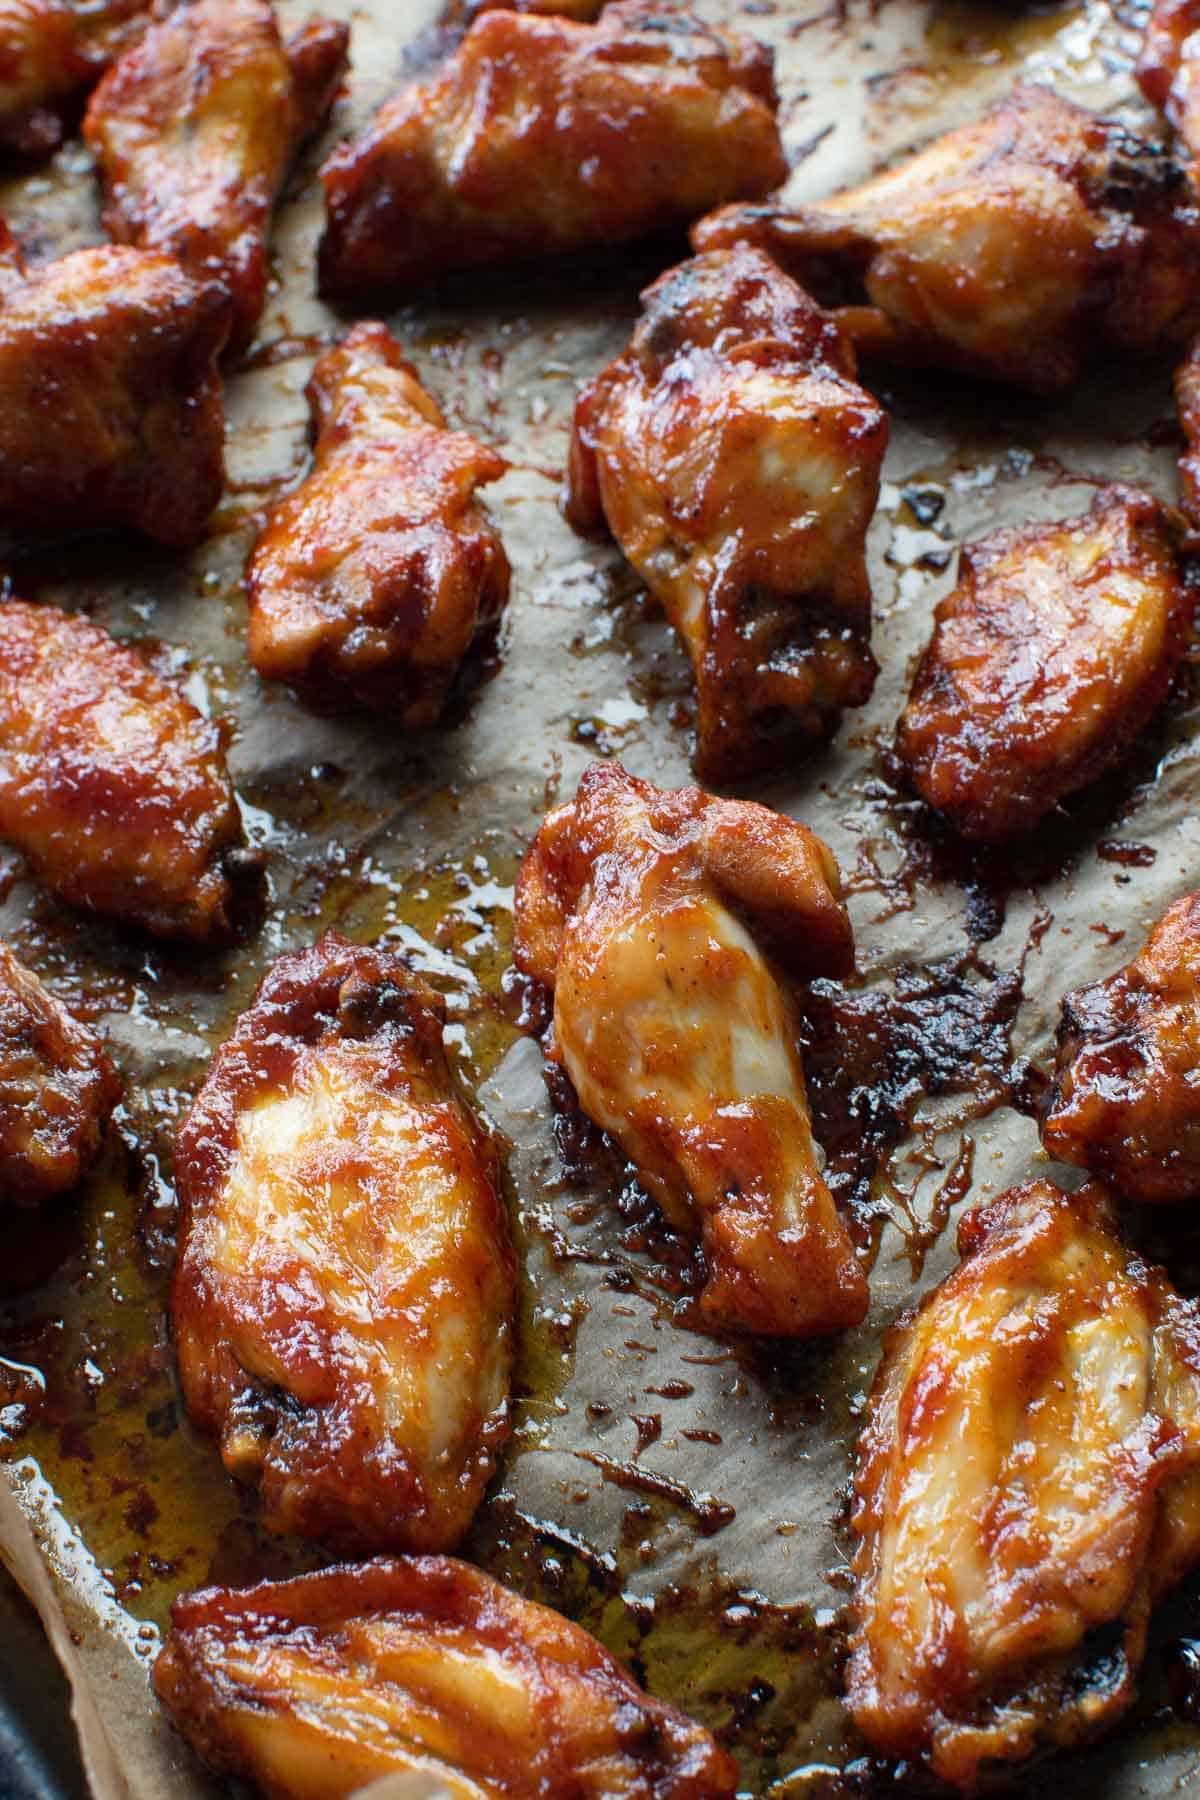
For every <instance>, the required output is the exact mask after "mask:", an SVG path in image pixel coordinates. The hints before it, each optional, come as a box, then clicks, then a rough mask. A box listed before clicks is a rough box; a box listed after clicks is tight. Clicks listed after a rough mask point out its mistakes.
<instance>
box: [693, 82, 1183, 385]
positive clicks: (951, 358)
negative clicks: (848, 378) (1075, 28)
mask: <svg viewBox="0 0 1200 1800" xmlns="http://www.w3.org/2000/svg"><path fill="white" fill-rule="evenodd" d="M692 241H693V243H694V245H695V247H696V248H697V249H698V250H711V249H718V248H723V247H726V246H728V245H729V244H732V243H737V242H741V241H745V242H749V243H754V244H758V245H760V246H761V247H762V248H763V249H765V250H767V251H769V252H770V253H771V255H773V256H774V257H776V258H777V259H778V261H780V262H781V263H782V264H783V266H784V267H785V268H787V269H789V270H791V271H793V272H794V273H795V274H797V275H798V276H799V278H800V279H801V280H802V281H806V282H809V283H810V285H812V286H813V287H814V289H815V291H816V292H817V293H818V295H823V294H824V291H825V290H824V288H823V286H822V282H823V281H827V280H828V279H829V277H830V275H831V274H834V273H836V274H837V275H839V276H840V277H841V278H842V280H843V282H844V281H845V279H846V278H849V279H850V280H852V281H853V282H855V283H857V284H860V285H861V289H862V290H863V291H864V293H865V297H866V299H867V300H869V301H870V302H871V304H870V305H869V306H850V307H848V308H847V309H846V311H845V313H844V315H843V319H844V323H845V325H846V328H847V329H848V330H849V332H850V333H851V335H852V336H853V337H854V338H855V340H856V341H857V343H858V346H859V348H860V349H861V350H862V351H863V352H864V353H866V352H874V353H876V354H879V355H882V356H887V357H893V358H897V359H899V360H902V361H907V362H913V361H916V362H932V363H937V364H941V365H944V366H946V367H948V368H951V369H959V370H962V371H964V372H965V373H967V374H975V375H983V376H989V377H993V378H995V379H998V380H1002V381H1009V382H1014V383H1016V384H1017V385H1019V386H1021V387H1026V388H1029V389H1031V390H1032V391H1033V392H1034V393H1044V394H1052V393H1057V392H1059V391H1061V390H1062V389H1064V388H1066V387H1068V386H1069V385H1070V384H1071V383H1072V382H1073V381H1074V380H1075V378H1076V376H1077V375H1078V373H1079V370H1080V368H1081V366H1082V364H1083V362H1084V360H1085V358H1086V357H1087V356H1089V355H1093V354H1095V355H1099V354H1103V353H1105V352H1107V353H1110V354H1111V353H1112V352H1118V353H1120V352H1124V353H1137V352H1142V351H1149V350H1151V349H1153V348H1156V347H1159V346H1161V345H1162V344H1164V343H1176V342H1184V341H1186V340H1187V339H1188V338H1189V337H1190V336H1191V334H1192V332H1193V331H1194V330H1195V329H1196V328H1197V325H1200V302H1198V301H1197V292H1198V291H1200V289H1198V282H1197V276H1198V274H1200V215H1198V214H1197V212H1196V211H1195V209H1194V207H1193V206H1192V204H1191V195H1190V191H1189V189H1188V185H1187V182H1186V180H1185V178H1184V176H1183V174H1182V171H1181V170H1180V169H1178V168H1177V167H1176V166H1175V164H1173V163H1172V162H1171V161H1170V159H1169V158H1168V157H1167V156H1165V155H1164V154H1163V153H1162V152H1161V151H1159V150H1156V149H1155V148H1153V147H1152V146H1151V145H1150V144H1148V143H1145V142H1143V141H1142V140H1141V139H1139V138H1136V137H1134V136H1133V135H1132V134H1131V133H1130V132H1129V131H1127V130H1126V129H1125V127H1124V126H1121V125H1118V124H1116V123H1114V122H1113V121H1111V120H1106V119H1100V118H1097V117H1096V116H1095V115H1094V114H1092V113H1089V112H1085V111H1083V110H1082V109H1081V108H1080V107H1077V106H1074V105H1072V104H1071V102H1070V101H1067V100H1063V99H1060V98H1059V97H1058V96H1057V95H1056V94H1053V93H1051V92H1050V91H1049V89H1047V88H1040V87H1021V88H1017V89H1016V90H1015V91H1014V92H1013V93H1012V94H1011V95H1010V96H1009V97H1008V98H1007V99H1006V100H1003V101H1002V102H1001V103H1000V104H999V105H998V106H997V107H995V108H994V109H993V110H992V111H991V112H990V113H988V114H986V116H985V117H984V118H983V119H981V120H979V121H978V122H977V123H976V124H973V125H965V126H963V127H962V128H961V129H959V130H957V131H952V132H951V133H949V135H948V136H946V137H943V138H939V139H938V140H937V142H936V143H934V144H932V145H930V146H929V148H928V149H926V150H923V151H921V152H920V153H919V154H918V155H917V156H914V157H912V158H911V159H910V160H909V161H907V162H904V163H901V164H900V165H899V166H898V167H897V168H894V169H891V170H888V171H887V172H886V173H885V174H882V175H877V176H875V177H874V178H873V179H872V180H870V181H868V182H867V183H866V184H865V185H864V186H863V187H860V188H856V189H853V190H852V191H850V192H847V193H843V194H836V195H834V196H833V197H832V198H831V199H829V200H822V201H818V202H816V203H815V204H812V205H809V206H804V207H800V208H798V209H794V208H789V207H787V206H785V205H783V204H782V203H771V204H768V205H766V206H759V207H747V206H742V207H729V208H726V209H725V210H723V211H721V212H718V213H715V214H714V215H713V216H712V217H711V218H708V219H704V220H702V221H701V222H700V223H699V224H698V225H697V226H696V227H695V229H694V230H693V233H692Z"/></svg>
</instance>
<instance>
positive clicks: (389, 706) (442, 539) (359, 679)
mask: <svg viewBox="0 0 1200 1800" xmlns="http://www.w3.org/2000/svg"><path fill="white" fill-rule="evenodd" d="M308 400H309V405H310V406H311V408H312V413H313V423H314V427H315V436H316V448H315V451H314V455H313V467H312V471H311V473H310V474H309V475H308V477H307V479H306V480H305V481H304V482H303V483H302V484H301V486H300V487H299V488H298V489H297V490H296V491H295V493H293V494H289V495H288V497H287V498H286V499H285V500H283V501H282V502H281V503H280V504H279V505H278V506H277V507H275V509H274V511H273V512H272V513H271V516H270V518H269V519H268V521H267V525H266V528H265V530H264V531H263V533H262V535H261V537H260V538H259V540H258V543H257V544H256V546H255V548H254V552H253V554H252V556H251V558H250V563H249V567H248V569H247V574H246V585H247V589H248V592H249V596H250V639H249V642H250V660H251V662H252V663H253V664H254V667H255V668H256V669H257V670H258V672H259V674H260V675H262V676H264V677H265V678H266V679H268V680H274V681H286V682H288V683H290V685H291V686H293V687H295V688H297V689H298V690H299V691H300V692H301V693H302V694H304V695H305V696H306V697H307V698H308V699H309V700H311V701H313V702H314V703H315V704H317V705H325V704H334V705H337V704H343V703H346V702H356V703H357V704H359V705H361V706H368V707H372V708H376V709H379V710H381V711H386V712H387V713H389V714H390V715H391V717H392V718H393V720H394V721H395V722H396V723H397V724H398V725H400V726H401V727H403V728H404V729H406V730H414V729H418V728H421V727H424V726H427V725H432V724H433V723H434V722H435V721H436V720H437V717H438V715H439V713H440V712H441V711H442V708H443V706H444V704H445V701H446V698H447V695H448V693H449V691H450V688H451V686H452V684H453V682H454V679H455V677H456V675H457V674H458V672H459V669H460V668H461V666H462V663H463V659H464V658H465V657H466V656H467V654H468V652H469V651H470V650H471V649H472V648H473V647H478V646H479V645H480V644H481V643H483V642H485V641H486V640H487V639H488V638H489V637H492V636H494V635H495V631H496V627H497V625H498V623H499V618H500V614H501V612H502V610H503V608H504V605H505V602H506V601H507V599H508V585H509V566H508V558H507V557H506V556H505V554H504V547H503V545H502V544H501V542H500V539H499V536H498V535H497V533H496V530H495V528H494V527H493V525H492V523H491V521H490V520H489V518H488V516H487V514H486V512H485V511H484V510H483V508H482V507H481V506H480V505H479V503H478V501H477V500H476V498H475V490H476V488H477V487H480V486H482V485H483V484H484V483H486V482H489V481H496V480H497V479H498V478H499V477H500V476H501V475H502V474H503V473H504V470H505V468H506V466H507V465H506V464H505V462H504V460H503V458H501V457H499V456H497V455H496V453H495V451H494V450H489V449H488V448H487V446H486V445H484V444H481V443H479V442H478V440H477V439H475V438H473V437H469V436H468V435H467V433H466V432H464V431H448V430H447V429H446V422H445V420H444V419H443V417H442V415H441V413H440V411H439V410H438V407H437V404H436V402H435V401H434V400H433V398H432V396H431V395H430V394H428V393H427V392H426V391H425V389H424V388H423V387H422V386H421V384H420V382H419V381H418V379H417V375H416V371H415V370H414V369H413V368H412V367H411V365H410V364H409V363H407V362H406V361H405V360H404V357H403V356H402V355H401V352H400V347H399V345H398V344H397V343H396V340H395V339H394V338H393V337H392V336H391V334H390V332H388V330H387V329H386V327H385V326H383V325H356V326H355V327H354V329H353V330H352V331H351V332H350V333H349V335H348V336H347V337H346V338H345V340H344V341H343V342H342V343H341V344H339V345H338V346H337V348H336V349H333V350H329V351H327V352H326V354H325V355H324V356H322V357H321V359H320V361H319V362H318V363H317V365H316V367H315V369H314V370H313V374H312V379H311V381H310V382H309V384H308Z"/></svg>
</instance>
